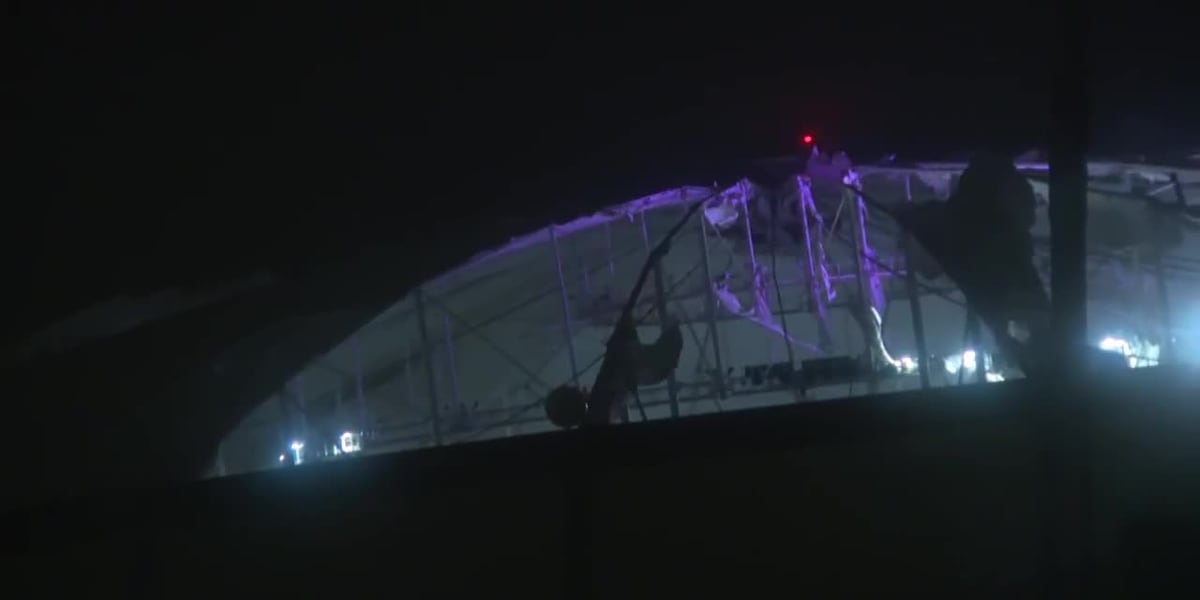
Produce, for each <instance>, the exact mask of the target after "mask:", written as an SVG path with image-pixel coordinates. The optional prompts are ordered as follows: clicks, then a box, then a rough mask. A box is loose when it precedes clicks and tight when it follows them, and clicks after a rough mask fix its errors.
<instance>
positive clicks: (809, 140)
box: [800, 133, 813, 145]
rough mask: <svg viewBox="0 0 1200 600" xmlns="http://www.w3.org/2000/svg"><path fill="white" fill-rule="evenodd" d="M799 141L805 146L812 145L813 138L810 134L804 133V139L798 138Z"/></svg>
mask: <svg viewBox="0 0 1200 600" xmlns="http://www.w3.org/2000/svg"><path fill="white" fill-rule="evenodd" d="M800 141H802V142H804V144H805V145H812V143H813V136H812V134H809V133H806V134H804V137H802V138H800Z"/></svg>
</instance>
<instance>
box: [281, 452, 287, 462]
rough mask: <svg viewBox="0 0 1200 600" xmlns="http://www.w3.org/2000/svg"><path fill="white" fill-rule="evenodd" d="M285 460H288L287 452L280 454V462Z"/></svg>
mask: <svg viewBox="0 0 1200 600" xmlns="http://www.w3.org/2000/svg"><path fill="white" fill-rule="evenodd" d="M285 460H287V455H286V454H280V455H279V462H283V461H285Z"/></svg>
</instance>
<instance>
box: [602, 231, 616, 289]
mask: <svg viewBox="0 0 1200 600" xmlns="http://www.w3.org/2000/svg"><path fill="white" fill-rule="evenodd" d="M604 240H605V242H606V243H607V244H608V247H607V250H608V280H609V281H612V280H613V279H616V278H617V263H616V261H615V260H613V239H612V223H610V222H609V221H605V222H604Z"/></svg>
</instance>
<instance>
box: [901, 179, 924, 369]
mask: <svg viewBox="0 0 1200 600" xmlns="http://www.w3.org/2000/svg"><path fill="white" fill-rule="evenodd" d="M904 201H905V202H912V173H906V174H905V175H904ZM909 243H910V242H909V237H908V231H907V230H905V229H904V228H901V229H900V245H901V247H902V248H904V291H905V292H906V293H907V294H908V307H909V309H910V310H911V311H912V326H913V340H914V341H916V343H917V355H918V356H919V358H918V359H917V372H918V373H919V374H920V376H921V389H923V390H927V389H929V347H928V346H926V344H925V317H924V315H923V313H922V312H921V295H920V294H919V293H917V272H916V270H915V269H913V258H912V250H911V248H910V246H909Z"/></svg>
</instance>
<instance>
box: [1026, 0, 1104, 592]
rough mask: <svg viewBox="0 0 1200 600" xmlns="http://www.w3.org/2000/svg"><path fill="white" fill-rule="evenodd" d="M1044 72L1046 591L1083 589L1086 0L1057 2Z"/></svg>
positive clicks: (1086, 498) (1086, 550)
mask: <svg viewBox="0 0 1200 600" xmlns="http://www.w3.org/2000/svg"><path fill="white" fill-rule="evenodd" d="M1054 6H1055V15H1054V19H1053V21H1052V22H1053V24H1054V30H1053V31H1051V32H1050V33H1049V35H1048V36H1047V39H1050V40H1052V41H1051V43H1050V47H1051V49H1052V51H1053V52H1054V56H1053V58H1052V61H1051V64H1052V65H1053V68H1052V70H1051V72H1050V73H1049V75H1050V82H1051V83H1050V85H1051V99H1050V118H1051V121H1050V152H1049V159H1050V160H1049V163H1050V236H1051V237H1050V251H1051V253H1050V261H1051V278H1050V289H1051V301H1052V308H1053V320H1052V331H1053V334H1054V340H1053V341H1054V345H1055V346H1057V348H1053V347H1052V348H1051V350H1054V349H1057V350H1058V352H1056V353H1055V354H1056V356H1057V357H1059V361H1058V362H1059V366H1058V367H1057V369H1056V370H1057V371H1059V372H1058V373H1057V374H1056V375H1055V379H1056V382H1055V385H1053V386H1041V388H1040V389H1042V390H1045V391H1044V392H1043V393H1044V394H1045V400H1046V402H1043V403H1042V406H1041V408H1040V409H1039V413H1041V415H1042V427H1041V432H1040V433H1041V435H1042V436H1043V437H1042V443H1043V444H1044V446H1043V447H1044V449H1045V462H1044V464H1045V467H1046V468H1045V476H1046V481H1045V486H1044V492H1043V493H1044V494H1046V495H1045V498H1044V500H1045V507H1046V511H1045V513H1044V515H1043V517H1044V519H1045V521H1044V522H1043V525H1044V529H1043V531H1044V532H1045V535H1046V537H1045V542H1046V546H1045V550H1046V552H1045V554H1044V559H1045V562H1044V566H1045V569H1046V570H1045V573H1046V575H1047V578H1046V580H1045V583H1046V589H1045V593H1046V595H1047V596H1048V597H1053V598H1068V597H1071V598H1074V597H1088V596H1090V595H1091V594H1089V593H1088V592H1087V588H1088V587H1089V586H1088V585H1087V584H1088V577H1089V576H1090V575H1091V573H1092V569H1090V568H1089V567H1090V562H1091V561H1090V543H1089V541H1090V537H1091V527H1092V518H1091V515H1092V511H1091V503H1092V495H1091V492H1090V488H1091V481H1090V470H1091V460H1090V457H1089V444H1090V434H1089V429H1090V411H1089V406H1088V403H1087V401H1086V400H1087V394H1086V393H1084V390H1083V389H1082V386H1083V377H1081V374H1082V367H1083V364H1084V352H1083V350H1084V346H1085V344H1086V342H1087V278H1086V270H1085V269H1086V260H1087V255H1086V252H1087V248H1086V243H1087V238H1086V235H1087V145H1088V123H1089V120H1088V116H1089V105H1088V83H1089V75H1088V72H1089V59H1088V46H1087V37H1088V36H1087V28H1088V10H1087V5H1085V4H1084V3H1083V2H1082V1H1081V0H1058V2H1057V3H1055V5H1054Z"/></svg>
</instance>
